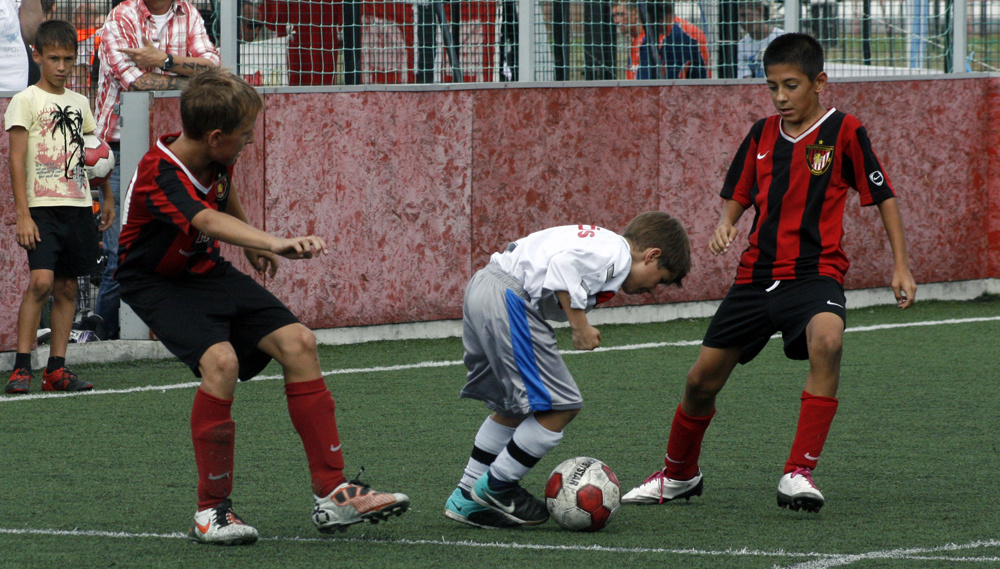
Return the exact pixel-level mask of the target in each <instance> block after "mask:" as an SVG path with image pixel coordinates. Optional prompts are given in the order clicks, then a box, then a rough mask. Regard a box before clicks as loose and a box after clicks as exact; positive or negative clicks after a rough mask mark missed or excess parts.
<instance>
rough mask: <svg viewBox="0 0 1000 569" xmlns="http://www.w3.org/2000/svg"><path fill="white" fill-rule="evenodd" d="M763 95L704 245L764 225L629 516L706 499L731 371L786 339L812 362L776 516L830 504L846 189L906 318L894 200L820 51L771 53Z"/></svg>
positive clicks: (726, 243)
mask: <svg viewBox="0 0 1000 569" xmlns="http://www.w3.org/2000/svg"><path fill="white" fill-rule="evenodd" d="M764 70H765V72H766V74H767V88H768V91H770V93H771V102H772V103H773V104H774V107H775V109H776V110H777V111H778V114H777V115H774V116H771V117H768V118H766V119H761V120H759V121H757V123H755V124H754V125H753V127H751V129H750V133H749V134H748V135H747V136H746V138H745V139H744V140H743V144H742V145H740V148H739V150H738V151H737V152H736V157H735V158H734V159H733V163H732V165H731V166H730V168H729V173H728V174H727V176H726V179H725V182H724V184H723V186H722V192H721V195H722V197H723V198H724V200H725V202H724V204H723V206H722V216H721V218H720V220H719V225H718V227H717V228H716V230H715V233H714V234H713V235H712V238H711V240H710V242H709V249H710V250H711V252H712V254H714V255H720V254H723V253H725V252H726V251H728V250H729V248H730V246H731V245H732V244H733V241H734V240H735V239H736V236H737V234H738V231H737V229H736V222H737V221H738V220H739V219H740V217H741V216H742V215H743V212H744V211H746V209H747V208H749V207H751V206H752V207H754V208H755V209H756V213H755V216H754V222H753V226H752V228H751V233H750V237H749V241H750V243H749V246H748V247H747V248H746V249H745V250H744V251H743V255H742V256H741V257H740V262H739V267H738V268H737V269H736V281H735V284H734V285H733V286H732V288H731V289H730V290H729V293H728V294H727V295H726V298H725V299H723V301H722V304H721V305H720V306H719V308H718V311H717V312H716V313H715V316H714V317H713V318H712V322H711V324H709V327H708V331H707V332H706V333H705V339H704V341H703V344H702V347H701V351H700V353H699V354H698V359H697V361H696V362H695V364H694V366H693V367H692V368H691V371H689V372H688V376H687V385H686V387H685V390H684V396H683V398H682V399H681V403H680V405H679V406H678V408H677V410H676V412H675V414H674V419H673V424H672V426H671V428H670V438H669V440H668V442H667V453H666V456H665V458H664V464H665V467H664V468H663V469H662V470H659V471H657V472H655V473H654V474H653V475H652V476H650V477H649V478H647V479H646V481H645V482H643V483H642V484H640V485H639V486H638V487H636V488H634V489H632V490H631V491H629V492H628V493H626V494H625V495H624V496H623V497H622V503H626V504H655V503H661V504H662V503H664V502H668V501H670V500H675V499H678V498H687V499H690V498H691V497H692V496H700V495H701V493H702V487H703V482H702V473H701V470H700V469H699V468H698V458H699V456H700V454H701V443H702V439H703V437H704V435H705V431H706V429H708V425H709V422H710V421H711V420H712V417H713V416H714V415H715V399H716V396H717V395H718V393H719V391H721V390H722V387H723V386H724V385H725V384H726V380H727V379H729V376H730V374H731V373H732V371H733V369H734V368H735V367H736V364H738V363H742V364H745V363H747V362H749V361H750V360H752V359H753V358H754V357H755V356H756V355H757V354H758V353H759V352H760V350H761V349H763V347H764V346H765V345H766V344H767V342H768V339H769V338H770V337H771V336H772V335H773V334H774V333H775V332H778V331H780V332H781V333H782V339H783V341H784V345H785V355H786V356H787V357H789V358H791V359H799V360H804V359H808V360H809V364H810V366H809V367H810V369H809V374H808V376H807V377H806V382H805V387H804V389H803V391H802V396H801V405H800V410H799V422H798V427H797V429H796V432H795V439H794V441H793V442H792V448H791V452H790V455H789V457H788V460H787V461H786V462H785V466H784V471H783V475H782V477H781V479H780V480H779V482H778V505H779V506H781V507H783V508H784V507H789V508H791V509H793V510H798V509H800V508H801V509H804V510H807V511H810V512H818V511H819V509H820V508H821V507H823V504H824V502H825V499H824V498H823V494H822V493H820V491H819V489H817V488H816V485H815V483H814V482H813V479H812V472H813V470H815V468H816V465H817V461H818V460H819V457H820V454H821V453H822V451H823V444H824V443H825V441H826V437H827V434H828V433H829V432H830V425H831V424H832V422H833V417H834V414H835V413H836V411H837V404H838V402H837V399H836V394H837V385H838V383H839V380H840V358H841V351H842V347H843V337H844V327H845V325H846V319H847V309H846V299H845V296H844V275H845V273H846V272H847V269H848V266H849V265H850V263H849V262H848V260H847V256H846V255H845V253H844V250H843V247H842V245H841V241H842V239H843V236H844V228H843V218H844V207H845V203H846V200H847V191H848V189H850V188H853V189H854V190H856V191H857V192H858V193H859V194H860V197H861V205H863V206H870V205H876V206H877V207H878V210H879V214H880V216H881V218H882V224H883V225H884V227H885V231H886V234H887V235H888V238H889V245H890V246H891V248H892V254H893V273H892V290H893V293H894V295H895V297H896V302H897V305H898V306H899V307H900V308H907V307H908V306H910V305H911V304H912V303H913V301H914V299H915V296H916V292H917V285H916V283H915V282H914V280H913V276H912V275H911V274H910V268H909V261H908V260H907V255H906V241H905V239H904V237H903V223H902V220H901V217H900V213H899V205H898V204H897V200H896V194H895V191H894V190H893V187H892V185H891V184H890V183H889V179H888V178H887V177H886V175H885V173H884V172H883V170H882V165H881V163H880V162H879V160H878V157H877V156H875V153H874V152H873V151H872V148H871V141H870V140H869V139H868V134H867V132H866V131H865V128H864V127H863V126H862V125H861V122H860V121H859V120H858V119H857V118H855V117H854V116H852V115H849V114H846V113H843V112H840V111H838V110H836V109H829V110H827V109H826V108H824V107H823V106H822V105H821V104H820V101H819V94H820V92H821V91H822V90H823V87H824V86H825V85H826V80H827V76H826V73H825V72H824V71H823V48H822V47H821V46H820V45H819V43H817V42H816V40H815V39H813V38H812V37H810V36H808V35H805V34H785V35H782V36H779V37H777V38H776V39H775V40H774V41H773V42H771V44H770V45H769V46H768V48H767V50H766V51H765V52H764Z"/></svg>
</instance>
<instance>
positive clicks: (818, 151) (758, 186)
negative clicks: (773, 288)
mask: <svg viewBox="0 0 1000 569" xmlns="http://www.w3.org/2000/svg"><path fill="white" fill-rule="evenodd" d="M848 188H854V189H855V190H857V191H858V193H859V195H860V197H861V205H863V206H868V205H874V204H877V203H879V202H881V201H884V200H887V199H889V198H892V197H894V196H895V195H896V194H895V191H894V190H893V188H892V184H891V183H890V182H889V178H888V177H887V176H886V175H885V172H884V171H883V170H882V164H881V163H880V162H879V160H878V157H877V156H875V152H874V151H872V147H871V141H870V140H869V139H868V133H867V132H866V131H865V127H864V126H862V125H861V121H859V120H858V119H857V118H856V117H854V116H853V115H849V114H846V113H842V112H840V111H838V110H836V109H830V110H829V111H828V112H827V113H826V114H825V115H824V116H823V118H821V119H820V120H819V121H817V123H816V124H815V125H813V126H812V127H811V128H810V129H809V130H808V131H806V132H804V133H802V134H801V135H799V136H798V137H797V138H791V137H789V136H788V135H786V134H785V133H784V132H782V130H781V117H780V116H778V115H774V116H771V117H768V118H765V119H761V120H759V121H757V122H756V123H755V124H754V125H753V127H752V128H751V129H750V133H749V134H748V135H747V136H746V138H745V139H744V140H743V144H741V145H740V149H739V150H738V151H737V152H736V157H735V158H734V159H733V163H732V165H731V166H730V167H729V173H728V174H727V175H726V180H725V183H724V184H723V187H722V192H721V195H722V197H723V198H726V199H733V200H736V201H737V202H738V203H739V204H740V205H741V206H743V207H744V208H745V209H749V208H750V207H751V206H753V208H754V209H755V215H754V220H753V226H752V227H751V229H750V238H749V240H750V245H749V246H748V247H747V249H746V250H745V251H743V254H742V256H741V257H740V265H739V268H738V269H737V270H736V283H737V284H746V283H751V282H770V281H776V280H790V279H796V278H801V277H805V276H810V275H824V276H828V277H832V278H834V279H837V281H839V282H840V283H841V284H843V282H844V275H845V274H846V273H847V269H848V267H849V266H850V261H848V259H847V255H846V254H845V253H844V249H843V247H842V244H841V241H842V239H843V237H844V223H843V221H844V207H845V205H846V202H847V190H848Z"/></svg>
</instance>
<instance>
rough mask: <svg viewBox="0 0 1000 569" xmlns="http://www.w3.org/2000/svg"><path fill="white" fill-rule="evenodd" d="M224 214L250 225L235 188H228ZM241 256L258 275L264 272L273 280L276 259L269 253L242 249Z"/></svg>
mask: <svg viewBox="0 0 1000 569" xmlns="http://www.w3.org/2000/svg"><path fill="white" fill-rule="evenodd" d="M226 213H227V214H229V215H231V216H233V217H235V218H236V219H238V220H240V221H242V222H243V223H245V224H247V225H250V219H249V218H248V217H247V214H246V211H245V210H244V209H243V202H242V201H241V200H240V195H239V193H238V192H237V191H236V188H235V187H230V188H229V201H227V202H226ZM243 256H245V257H246V258H247V261H250V266H252V267H253V270H255V271H257V272H258V273H264V272H266V273H267V276H269V277H272V278H273V277H274V275H275V274H277V272H278V257H277V256H276V255H275V254H274V253H272V252H270V251H266V250H263V249H256V248H253V247H244V248H243Z"/></svg>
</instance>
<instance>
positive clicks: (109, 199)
mask: <svg viewBox="0 0 1000 569" xmlns="http://www.w3.org/2000/svg"><path fill="white" fill-rule="evenodd" d="M101 194H102V196H101V204H103V207H101V224H100V225H99V226H97V229H98V230H100V231H107V230H108V229H110V228H111V224H112V223H113V222H114V221H115V205H114V204H115V196H114V194H113V193H111V181H110V180H104V183H103V184H101ZM112 254H115V255H117V254H118V253H117V252H115V251H112Z"/></svg>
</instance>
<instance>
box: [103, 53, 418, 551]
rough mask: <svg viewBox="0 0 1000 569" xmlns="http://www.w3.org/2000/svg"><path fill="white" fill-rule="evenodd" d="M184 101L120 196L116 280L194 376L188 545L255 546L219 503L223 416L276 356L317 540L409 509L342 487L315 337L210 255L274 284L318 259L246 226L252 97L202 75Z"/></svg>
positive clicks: (222, 76)
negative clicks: (175, 129)
mask: <svg viewBox="0 0 1000 569" xmlns="http://www.w3.org/2000/svg"><path fill="white" fill-rule="evenodd" d="M180 103H181V121H182V123H183V127H184V131H183V132H182V133H179V134H171V135H167V136H163V137H161V138H160V139H159V140H158V141H157V142H156V146H155V147H154V148H153V149H151V150H150V151H149V152H147V153H146V156H145V157H144V158H143V159H142V161H141V162H140V163H139V168H138V171H137V173H136V176H135V177H134V178H133V180H132V183H131V184H130V186H129V188H128V190H127V193H126V195H125V196H124V197H125V198H126V199H125V200H123V205H125V206H126V209H125V211H126V215H125V218H124V220H123V221H124V226H123V227H122V232H121V241H120V248H119V256H120V258H119V260H120V263H119V265H118V269H117V271H116V273H115V278H116V279H117V280H118V281H119V282H120V283H121V290H122V299H123V300H124V301H125V302H126V303H128V304H129V306H131V307H132V309H133V310H135V313H136V314H137V315H138V316H139V317H140V318H141V319H142V320H143V321H144V322H145V323H146V324H147V325H148V326H149V328H150V329H151V330H152V331H153V332H154V333H156V336H157V337H158V338H159V339H160V341H162V342H163V344H164V346H166V347H167V348H168V349H169V350H170V351H171V352H172V353H174V354H175V355H177V357H179V358H180V359H181V360H182V361H183V362H184V363H186V364H187V365H188V366H189V367H190V368H191V371H193V372H194V374H195V375H196V376H198V377H200V378H201V385H200V386H199V388H198V390H197V392H196V393H195V397H194V407H193V409H192V411H191V437H192V439H193V441H194V454H195V462H196V463H197V466H198V509H197V512H196V513H195V516H194V524H193V525H192V527H191V531H190V533H189V537H190V538H191V539H192V540H193V541H196V542H199V543H210V544H219V545H240V544H250V543H254V542H255V541H256V540H257V537H258V533H257V530H256V529H254V528H253V527H251V526H249V525H247V524H246V523H244V522H243V521H242V520H241V519H240V518H239V517H238V516H237V515H236V514H235V513H234V512H233V508H232V502H231V501H230V500H229V494H230V492H231V491H232V487H233V474H234V471H233V444H234V440H235V434H236V432H235V429H236V425H235V423H234V422H233V420H232V417H231V414H230V409H231V407H232V404H233V395H234V393H235V390H236V384H237V380H246V379H249V378H251V377H253V376H254V375H256V374H257V373H258V372H260V370H262V369H263V368H264V366H266V365H267V364H268V362H270V360H271V359H272V358H273V359H275V360H277V361H278V362H279V363H280V364H281V366H282V368H283V371H284V376H285V396H286V397H287V400H288V413H289V415H290V416H291V419H292V424H293V426H294V427H295V430H296V431H297V432H298V433H299V436H300V438H301V439H302V444H303V446H304V447H305V452H306V457H307V458H308V462H309V472H310V474H311V475H312V489H313V494H314V507H313V512H312V520H313V523H314V524H315V525H316V527H317V529H319V531H321V532H323V533H330V532H333V531H337V530H342V529H346V528H347V526H349V525H352V524H356V523H359V522H371V523H375V522H378V521H381V520H383V519H386V518H387V517H388V516H390V515H400V514H402V513H403V512H404V511H406V509H407V508H408V507H409V503H410V500H409V498H407V497H406V496H405V495H403V494H390V493H384V492H376V491H374V490H371V489H369V488H368V487H367V486H364V485H361V484H360V483H357V482H356V481H355V482H347V480H346V478H345V477H344V473H343V470H344V458H343V454H342V452H341V442H340V438H339V436H338V434H337V421H336V417H335V415H334V409H335V406H334V401H333V397H332V396H331V394H330V391H329V390H328V389H327V387H326V384H325V383H324V380H323V374H322V371H321V370H320V364H319V357H318V354H317V351H316V338H315V336H313V333H312V332H311V331H310V330H309V329H308V328H306V327H305V326H303V325H302V324H300V323H299V321H298V319H297V318H296V317H295V316H294V315H293V314H292V313H291V312H290V311H289V310H288V308H286V307H285V305H284V304H282V302H281V301H279V300H278V299H277V298H275V297H274V295H273V294H271V293H270V292H268V291H267V290H266V289H264V287H262V286H261V285H260V284H258V283H257V282H256V281H255V280H253V279H252V278H250V277H249V276H247V275H245V274H243V273H242V272H240V271H238V270H236V269H235V268H234V267H233V266H232V265H231V264H229V263H228V262H227V261H226V260H225V259H223V258H222V257H221V256H220V254H219V241H224V242H226V243H230V244H232V245H236V246H238V247H243V252H244V254H245V255H246V257H247V259H248V260H249V261H250V264H251V265H252V266H253V267H254V269H256V270H257V271H259V272H261V273H264V272H265V271H267V273H268V274H269V275H270V276H272V277H273V276H274V274H275V272H276V271H277V269H278V255H281V256H283V257H286V258H289V259H309V258H312V257H314V256H317V255H321V254H323V253H324V252H325V251H326V243H324V241H323V239H321V238H319V237H316V236H313V235H310V236H307V237H291V238H287V239H282V238H278V237H274V236H272V235H269V234H267V233H265V232H263V231H259V230H257V229H255V228H253V227H251V226H250V225H248V224H247V216H246V214H245V213H244V211H243V206H242V205H241V203H240V198H239V195H238V194H237V193H236V189H235V188H234V187H233V185H232V171H233V165H234V164H235V162H236V160H237V158H239V156H240V153H241V152H242V151H243V148H244V147H245V146H246V145H247V144H251V143H252V142H253V140H254V125H255V123H256V120H257V114H258V112H259V111H260V110H261V108H262V107H263V101H262V100H261V98H260V95H258V94H257V92H256V91H254V90H253V88H252V87H250V85H248V84H247V83H246V81H243V80H242V79H240V78H239V77H236V76H235V75H232V74H231V73H229V72H227V71H224V70H220V69H210V70H208V71H203V72H201V73H199V74H198V75H195V76H194V77H192V79H191V80H190V81H189V82H188V84H187V86H185V88H184V90H183V92H182V94H181V101H180Z"/></svg>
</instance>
